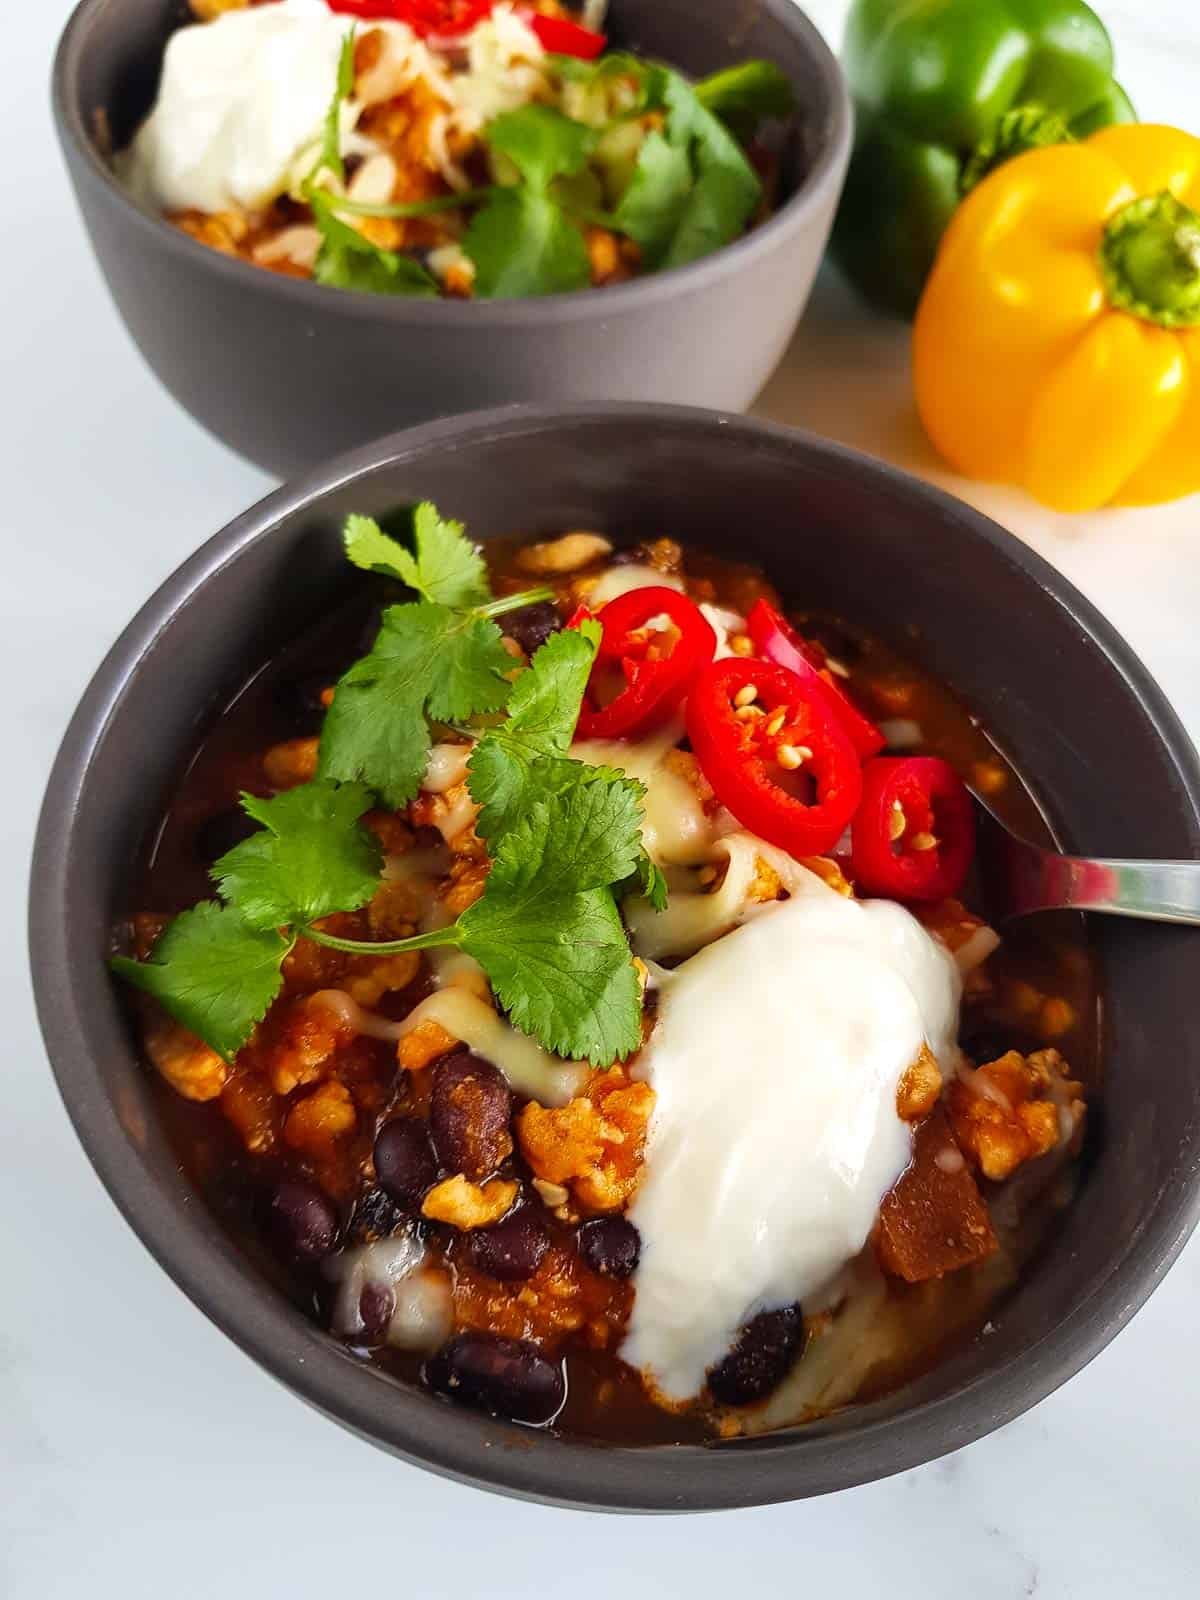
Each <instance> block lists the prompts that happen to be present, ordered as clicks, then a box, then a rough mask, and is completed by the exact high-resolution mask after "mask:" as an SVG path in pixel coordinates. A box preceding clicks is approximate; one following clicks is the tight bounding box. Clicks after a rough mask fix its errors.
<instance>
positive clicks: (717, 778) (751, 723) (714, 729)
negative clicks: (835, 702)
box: [687, 656, 862, 859]
mask: <svg viewBox="0 0 1200 1600" xmlns="http://www.w3.org/2000/svg"><path fill="white" fill-rule="evenodd" d="M751 689H752V690H753V691H754V694H753V696H752V697H751V696H750V695H748V694H747V695H745V696H744V699H745V704H743V705H740V706H739V705H738V704H737V698H738V697H739V695H741V693H742V691H746V690H751ZM781 711H782V713H783V716H782V719H780V717H779V713H780V712H781ZM687 732H688V738H689V739H690V741H691V745H692V749H693V751H694V752H695V754H696V756H697V759H698V760H699V762H700V766H701V768H702V769H703V771H704V776H705V777H706V778H707V779H708V781H709V783H711V784H712V786H713V790H714V791H715V793H716V796H717V798H718V800H720V801H721V803H722V805H724V806H726V807H727V808H728V809H729V810H730V811H732V812H733V814H734V816H735V817H736V818H737V819H738V821H739V822H740V823H741V824H742V825H743V826H744V827H746V828H749V829H750V830H751V832H752V833H757V834H758V836H759V837H760V838H761V839H765V840H766V841H767V842H768V843H769V844H774V845H778V846H779V847H780V849H781V850H786V851H788V853H789V854H790V855H793V856H796V857H797V858H799V859H803V858H804V857H805V856H816V855H824V854H825V853H827V852H828V851H830V850H832V849H833V847H834V845H836V844H837V842H838V840H839V839H840V838H841V836H842V834H843V833H844V832H845V829H846V825H847V824H848V823H849V821H850V819H851V817H852V816H853V815H854V812H855V810H856V808H857V806H858V802H859V798H860V796H861V793H862V778H861V774H860V768H859V764H858V757H857V755H856V754H855V751H854V746H853V745H852V744H851V742H850V740H849V738H848V737H847V735H846V733H845V732H844V731H843V730H842V728H841V727H839V725H838V724H837V722H835V721H834V719H833V717H832V716H831V715H830V713H829V711H828V710H827V709H826V707H825V704H824V702H823V701H821V700H819V699H818V698H817V697H816V696H814V695H813V694H812V691H811V686H810V685H809V684H808V683H806V682H804V681H803V680H801V679H800V678H798V677H797V676H796V674H795V673H792V672H788V671H786V670H785V669H784V668H783V667H779V666H776V665H775V664H774V663H773V662H770V661H759V660H755V659H753V658H749V657H741V656H733V657H728V658H726V659H725V660H723V661H714V662H713V663H712V664H711V665H710V666H707V667H705V669H704V671H703V672H702V673H701V674H700V676H699V677H698V678H697V679H696V681H695V683H694V684H693V685H692V690H691V693H690V695H689V696H688V708H687ZM793 773H808V774H810V775H811V777H812V780H813V786H814V799H813V801H812V803H811V804H809V803H806V802H805V800H803V799H801V798H799V797H798V796H797V795H795V794H792V793H790V792H789V790H788V789H787V788H785V787H784V786H783V785H784V783H785V782H786V781H787V779H788V778H789V777H790V775H791V774H793ZM785 775H786V776H785Z"/></svg>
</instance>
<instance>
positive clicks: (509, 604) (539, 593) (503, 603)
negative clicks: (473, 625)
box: [473, 584, 554, 617]
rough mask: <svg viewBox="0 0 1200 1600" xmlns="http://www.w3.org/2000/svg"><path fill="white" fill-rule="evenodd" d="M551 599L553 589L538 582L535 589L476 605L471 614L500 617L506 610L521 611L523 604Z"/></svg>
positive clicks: (528, 604) (534, 603) (535, 603)
mask: <svg viewBox="0 0 1200 1600" xmlns="http://www.w3.org/2000/svg"><path fill="white" fill-rule="evenodd" d="M553 599H554V590H553V589H550V588H548V587H547V586H546V585H545V584H540V585H539V586H538V587H537V588H536V589H522V590H521V592H520V594H506V595H504V596H503V597H502V598H501V599H499V600H491V601H489V602H488V604H487V605H485V606H476V607H475V609H474V613H473V614H474V615H475V616H477V617H502V616H504V614H505V613H506V612H508V611H521V610H523V609H524V608H525V606H533V605H537V604H538V602H539V601H541V600H553Z"/></svg>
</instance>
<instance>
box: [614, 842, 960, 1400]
mask: <svg viewBox="0 0 1200 1600" xmlns="http://www.w3.org/2000/svg"><path fill="white" fill-rule="evenodd" d="M799 870H800V871H803V869H799ZM659 981H660V985H661V998H660V1002H659V1020H658V1024H657V1027H656V1029H655V1032H654V1034H653V1036H652V1038H651V1040H650V1042H649V1043H648V1044H647V1046H646V1048H645V1049H644V1051H643V1053H642V1056H641V1058H640V1061H639V1065H638V1072H639V1075H640V1076H644V1077H645V1078H647V1079H648V1080H649V1082H650V1083H651V1084H652V1085H653V1087H654V1089H655V1091H656V1094H657V1104H656V1109H655V1115H654V1119H653V1122H652V1125H651V1130H650V1138H649V1143H648V1148H647V1155H646V1164H645V1168H644V1173H643V1178H642V1183H641V1186H640V1188H639V1190H638V1193H637V1197H636V1199H635V1201H634V1204H633V1207H632V1210H631V1212H630V1216H631V1218H632V1220H633V1222H634V1223H635V1224H636V1225H637V1227H638V1230H639V1232H640V1233H641V1237H642V1257H641V1263H640V1265H639V1267H638V1270H637V1274H636V1277H635V1280H634V1284H635V1288H636V1296H635V1300H634V1306H633V1313H632V1316H631V1319H630V1323H629V1331H628V1335H627V1337H626V1340H625V1342H624V1345H623V1346H622V1349H621V1355H622V1357H623V1358H624V1359H625V1360H626V1361H628V1362H629V1363H630V1364H631V1365H633V1366H635V1367H639V1368H641V1369H642V1370H643V1371H644V1372H646V1373H647V1374H648V1375H649V1376H650V1377H651V1379H652V1380H653V1382H654V1383H655V1385H656V1386H657V1387H658V1389H659V1390H660V1391H661V1392H662V1393H663V1394H664V1395H665V1396H667V1397H668V1398H669V1399H672V1400H683V1399H686V1398H689V1397H690V1396H693V1395H695V1394H696V1393H698V1392H699V1390H700V1389H701V1388H702V1386H703V1384H704V1380H705V1374H706V1372H707V1371H708V1369H709V1368H710V1367H711V1366H712V1365H713V1364H714V1363H715V1362H717V1361H719V1360H720V1359H721V1358H722V1356H723V1355H724V1354H725V1353H726V1351H727V1350H728V1349H729V1348H730V1346H731V1345H732V1344H733V1341H734V1338H735V1336H736V1334H737V1331H738V1328H739V1327H740V1326H741V1324H742V1323H743V1322H745V1321H746V1320H747V1318H749V1317H751V1316H753V1315H754V1314H755V1313H756V1312H758V1311H761V1310H766V1309H770V1308H772V1307H776V1306H781V1305H787V1304H790V1303H791V1302H793V1301H796V1300H799V1301H800V1302H801V1303H803V1302H805V1301H810V1302H811V1301H812V1300H813V1298H814V1297H815V1296H816V1295H818V1294H819V1293H820V1291H822V1290H823V1289H826V1288H827V1287H828V1285H829V1284H830V1283H831V1282H832V1280H833V1279H834V1278H835V1277H836V1275H837V1274H838V1272H839V1271H841V1269H842V1268H843V1267H844V1266H845V1265H846V1263H847V1262H848V1261H850V1260H851V1259H852V1258H853V1257H854V1256H856V1255H857V1254H858V1252H859V1251H860V1250H861V1249H862V1248H863V1245H864V1244H865V1243H866V1239H867V1235H868V1234H869V1232H870V1230H871V1227H872V1226H873V1224H874V1221H875V1217H876V1215H877V1213H878V1210H879V1203H880V1201H881V1200H882V1198H883V1196H884V1195H885V1194H886V1193H887V1192H888V1190H889V1189H890V1188H891V1187H892V1185H893V1184H894V1183H895V1182H896V1180H897V1178H899V1176H900V1174H901V1173H902V1172H903V1171H904V1168H905V1166H906V1165H907V1163H908V1160H909V1155H910V1135H909V1130H908V1127H907V1126H906V1125H905V1124H904V1123H903V1122H901V1121H900V1119H899V1117H898V1116H897V1115H896V1090H897V1086H898V1084H899V1081H900V1078H901V1076H902V1074H903V1072H904V1070H905V1068H906V1067H907V1066H908V1065H909V1064H910V1063H911V1062H912V1061H913V1060H914V1059H915V1058H916V1056H917V1055H918V1053H919V1052H920V1049H921V1046H922V1044H923V1043H925V1042H928V1044H929V1046H930V1048H931V1049H932V1050H933V1052H934V1054H935V1055H936V1056H937V1057H938V1059H939V1061H940V1063H941V1065H942V1067H943V1070H944V1071H948V1070H952V1068H953V1065H954V1063H955V1062H956V1060H957V1047H956V1045H955V1042H954V1041H955V1038H956V1034H957V1022H958V1004H959V998H960V993H961V982H960V979H959V976H958V970H957V968H956V966H955V964H954V961H953V959H952V958H951V957H950V956H949V954H948V953H947V952H946V951H945V950H944V949H943V948H942V947H941V946H940V945H939V944H937V943H936V942H935V941H934V940H933V939H932V938H930V936H929V935H928V934H927V933H926V932H925V930H924V929H923V928H922V927H921V926H920V924H919V923H918V922H917V921H916V920H915V919H914V918H913V917H911V916H910V915H909V913H908V912H907V911H905V910H903V909H902V908H901V907H900V906H897V905H893V904H892V903H891V902H888V901H866V902H858V901H853V900H848V899H846V898H844V897H843V896H841V895H838V894H836V893H834V892H833V891H832V890H831V889H828V888H827V887H826V886H825V885H824V884H823V883H821V881H820V880H819V879H818V878H816V877H815V876H813V875H812V874H809V873H804V876H803V878H799V879H797V882H796V891H795V893H794V894H793V897H792V898H791V899H790V900H787V901H785V902H779V903H776V904H773V905H772V906H771V907H770V908H768V909H765V910H764V911H763V913H762V914H761V915H759V916H756V917H754V918H753V919H752V920H749V921H746V922H745V923H743V925H742V926H741V927H739V928H737V929H736V930H735V931H734V932H732V933H730V934H728V935H727V936H726V937H725V938H723V939H718V940H717V941H716V942H715V943H714V944H710V945H708V946H707V947H706V948H705V949H703V950H702V951H701V952H700V953H699V954H698V955H696V956H693V957H692V959H691V960H690V961H687V962H685V963H684V964H683V965H682V966H680V967H679V968H677V969H676V971H675V972H673V973H663V974H661V975H659Z"/></svg>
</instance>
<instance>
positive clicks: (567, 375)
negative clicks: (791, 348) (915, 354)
mask: <svg viewBox="0 0 1200 1600" xmlns="http://www.w3.org/2000/svg"><path fill="white" fill-rule="evenodd" d="M181 24H182V26H181ZM585 24H586V26H585ZM595 25H598V26H602V28H603V39H604V50H603V51H602V52H601V53H600V54H598V55H597V54H595V53H594V51H595V48H596V43H597V38H598V35H597V34H596V33H595V32H594V31H593V29H594V26H595ZM589 34H590V38H589V37H587V36H586V35H589ZM589 55H590V59H589ZM54 109H55V116H56V121H57V126H58V130H59V134H60V138H61V140H62V143H63V148H64V152H65V154H66V158H67V163H68V167H69V170H70V175H71V178H72V181H73V183H74V185H75V190H76V194H77V197H78V199H79V202H80V206H81V209H82V212H83V217H84V221H85V223H86V225H87V228H88V232H89V235H90V237H91V241H92V244H93V246H94V248H95V250H96V254H97V257H98V259H99V262H100V265H101V267H102V269H103V271H104V274H105V276H106V278H107V280H108V283H109V287H110V288H111V290H112V293H113V296H114V299H115V300H116V302H117V306H118V309H119V310H120V312H121V314H122V316H123V317H124V319H125V321H126V323H127V324H128V326H129V330H130V333H131V334H132V336H133V338H134V339H135V340H136V342H137V343H138V346H139V348H140V349H141V350H142V352H143V354H144V355H145V356H146V358H147V361H148V362H149V364H150V366H151V368H152V369H153V371H154V372H155V373H156V374H157V375H158V376H159V378H161V380H162V381H163V382H164V383H165V384H166V385H167V387H168V388H169V389H170V390H171V392H172V393H173V394H174V395H175V397H176V398H177V399H178V400H179V401H180V403H181V404H182V405H184V406H185V407H186V408H187V409H188V410H189V411H190V412H191V413H192V414H193V415H194V416H195V417H196V418H197V419H198V420H199V421H200V422H202V423H203V424H204V425H205V426H206V427H207V428H209V429H210V430H211V431H212V432H214V433H215V434H217V435H218V436H219V437H220V438H222V439H223V440H225V441H226V442H227V443H228V444H230V445H231V446H232V447H233V448H234V449H236V450H239V451H241V452H242V453H243V454H244V455H247V456H250V457H251V458H252V459H253V460H255V461H257V462H258V463H259V464H261V465H263V466H265V467H267V468H268V469H269V470H271V471H274V472H278V473H280V474H281V475H282V474H286V473H288V472H295V471H301V470H304V469H306V468H308V467H310V466H311V465H312V463H313V462H315V461H318V460H324V459H326V458H327V457H328V456H329V455H330V454H331V453H333V452H336V451H337V450H341V449H346V448H349V447H351V446H354V445H357V444H361V443H362V442H363V440H364V439H370V438H375V437H378V436H379V435H380V434H382V433H385V432H388V431H390V430H393V429H395V428H396V427H399V426H403V425H405V424H409V423H415V422H421V421H425V420H427V419H428V418H430V417H435V416H444V415H451V414H453V413H455V412H458V411H462V410H464V409H470V408H473V407H481V406H486V405H500V404H508V403H512V402H517V401H539V400H542V401H548V402H559V401H561V402H569V401H572V400H592V401H598V402H599V401H607V400H609V399H614V398H616V399H630V400H687V401H689V402H692V403H703V404H711V405H717V406H724V407H729V408H734V409H741V408H744V407H746V406H748V405H749V404H750V402H751V401H752V399H753V398H754V396H755V395H756V394H757V393H758V391H759V389H760V388H761V387H762V385H763V383H765V381H766V379H767V378H768V376H769V375H770V373H771V371H772V370H773V368H774V367H775V366H776V365H777V363H778V361H779V359H780V357H781V356H782V354H783V352H784V350H785V348H786V346H787V342H788V339H789V338H790V336H791V334H792V331H793V330H794V328H795V325H796V322H797V320H798V318H799V316H800V314H801V312H802V310H803V308H804V305H805V304H806V302H807V299H808V295H809V291H810V289H811V286H812V281H813V278H814V276H815V273H816V270H817V266H818V263H819V261H820V258H821V255H822V252H823V250H824V246H825V242H826V239H827V236H828V233H829V228H830V226H831V223H832V218H833V212H834V209H835V207H836V204H837V198H838V194H839V192H840V188H841V183H842V178H843V175H844V172H845V167H846V163H847V161H848V159H849V148H850V135H851V114H850V107H849V99H848V95H847V92H846V88H845V84H844V81H843V79H842V76H841V72H840V69H839V68H838V66H837V63H836V61H835V60H834V57H833V55H832V54H831V53H830V51H829V49H828V48H827V46H826V45H825V43H824V41H823V40H822V38H821V36H820V34H819V33H818V31H817V30H816V28H815V27H814V26H813V25H812V24H811V23H810V22H809V21H808V20H807V18H806V17H805V16H804V15H803V13H802V12H801V11H800V10H799V9H798V8H797V7H796V6H795V5H794V4H793V0H761V4H756V5H755V6H753V7H751V8H750V9H749V10H747V8H746V7H745V6H744V5H743V4H742V0H707V3H706V4H705V5H703V6H696V5H694V4H692V3H691V0H612V4H611V5H610V6H608V7H607V8H605V9H604V12H603V15H602V16H601V15H600V13H598V12H597V9H596V7H595V6H588V7H586V8H584V7H582V6H574V5H567V4H565V3H564V4H557V3H555V0H536V3H535V0H529V3H525V0H500V3H491V0H481V3H480V4H479V5H475V4H470V5H458V4H451V3H450V0H429V3H428V4H427V3H425V0H420V3H419V4H418V3H417V0H258V3H255V4H248V3H247V4H233V5H227V4H221V3H220V0H203V3H201V0H198V3H197V6H196V7H195V8H194V9H190V8H189V7H188V6H187V5H185V4H184V3H183V0H180V3H179V4H174V3H171V4H168V3H164V0H81V3H80V4H79V6H78V8H77V10H76V12H75V14H74V16H73V17H72V20H71V22H70V23H69V25H68V27H67V29H66V31H65V33H64V35H63V39H62V43H61V46H60V49H59V53H58V57H57V60H56V64H55V75H54ZM714 330H720V333H719V337H716V336H714ZM214 351H217V352H219V359H214Z"/></svg>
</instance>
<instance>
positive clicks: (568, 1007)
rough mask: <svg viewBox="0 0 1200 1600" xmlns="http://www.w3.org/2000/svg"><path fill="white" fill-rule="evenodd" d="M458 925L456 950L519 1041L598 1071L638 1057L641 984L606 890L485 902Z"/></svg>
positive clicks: (486, 897)
mask: <svg viewBox="0 0 1200 1600" xmlns="http://www.w3.org/2000/svg"><path fill="white" fill-rule="evenodd" d="M461 922H462V926H463V941H462V947H463V949H464V950H465V951H466V952H467V953H468V954H469V955H472V956H474V957H475V959H476V960H477V961H478V962H479V963H480V965H481V966H482V967H483V968H484V970H485V971H486V973H487V975H488V979H489V981H490V983H491V985H492V987H493V989H495V991H496V994H497V996H498V997H499V1000H500V1003H501V1005H502V1006H503V1007H504V1009H505V1010H506V1011H507V1012H508V1014H509V1016H510V1018H511V1019H512V1022H513V1025H514V1027H517V1028H519V1029H520V1030H521V1032H522V1033H528V1034H532V1035H533V1037H534V1038H536V1039H537V1040H539V1042H540V1043H541V1044H543V1045H544V1046H545V1047H546V1049H547V1050H552V1051H554V1053H555V1054H556V1055H560V1056H567V1057H569V1058H570V1059H572V1060H577V1061H578V1060H586V1061H591V1062H593V1063H595V1064H596V1065H597V1066H607V1065H609V1064H610V1063H611V1062H613V1061H615V1060H618V1059H621V1060H623V1059H624V1058H625V1057H626V1056H627V1055H629V1054H630V1052H631V1051H633V1050H636V1049H637V1047H638V1045H639V1044H640V1043H641V1037H642V1031H641V992H640V985H639V982H638V975H637V969H636V968H635V967H634V965H633V958H632V956H631V954H630V950H629V942H628V940H627V938H626V936H625V929H624V927H623V926H622V924H621V918H620V915H619V914H618V912H617V908H616V903H615V902H614V900H613V897H612V894H611V893H610V892H609V891H608V890H607V889H592V890H590V891H588V892H586V893H584V894H576V895H563V894H559V895H555V894H553V893H552V892H547V893H544V894H541V895H537V896H531V897H529V898H528V899H523V898H519V897H511V898H510V897H498V896H492V897H489V896H488V895H486V894H485V895H484V897H483V899H482V900H477V901H476V902H475V904H474V905H473V906H471V908H470V909H469V910H468V911H466V912H464V914H463V917H462V919H461Z"/></svg>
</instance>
